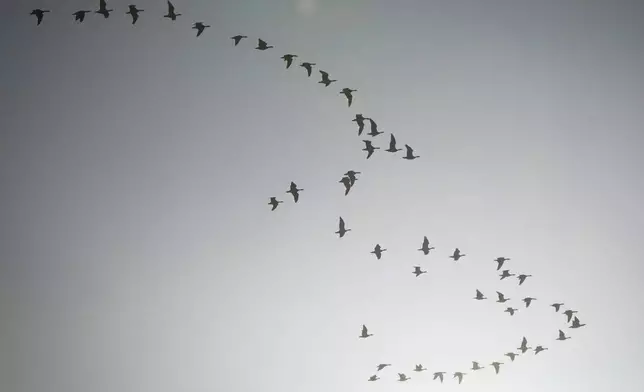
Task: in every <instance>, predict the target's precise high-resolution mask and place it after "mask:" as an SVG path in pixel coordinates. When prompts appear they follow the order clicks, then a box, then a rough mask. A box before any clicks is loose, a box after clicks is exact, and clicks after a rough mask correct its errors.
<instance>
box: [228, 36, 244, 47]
mask: <svg viewBox="0 0 644 392" xmlns="http://www.w3.org/2000/svg"><path fill="white" fill-rule="evenodd" d="M244 38H248V36H246V35H235V36H233V37H230V39H232V40H233V41H234V42H235V46H237V45H239V42H241V40H243V39H244Z"/></svg>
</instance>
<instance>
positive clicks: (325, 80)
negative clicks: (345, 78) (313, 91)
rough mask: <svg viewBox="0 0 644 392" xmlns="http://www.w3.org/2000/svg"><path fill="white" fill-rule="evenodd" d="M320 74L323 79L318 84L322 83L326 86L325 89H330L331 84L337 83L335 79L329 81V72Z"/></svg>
mask: <svg viewBox="0 0 644 392" xmlns="http://www.w3.org/2000/svg"><path fill="white" fill-rule="evenodd" d="M319 72H320V75H321V77H322V80H320V81H319V82H318V83H322V84H323V85H324V87H329V85H330V84H331V83H333V82H337V80H335V79H333V80H331V79H329V73H328V72H324V71H319Z"/></svg>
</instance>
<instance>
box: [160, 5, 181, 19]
mask: <svg viewBox="0 0 644 392" xmlns="http://www.w3.org/2000/svg"><path fill="white" fill-rule="evenodd" d="M179 15H181V14H177V13H176V12H174V5H173V4H172V3H171V2H170V1H168V13H167V14H165V15H163V17H164V18H168V19H170V20H177V16H179Z"/></svg>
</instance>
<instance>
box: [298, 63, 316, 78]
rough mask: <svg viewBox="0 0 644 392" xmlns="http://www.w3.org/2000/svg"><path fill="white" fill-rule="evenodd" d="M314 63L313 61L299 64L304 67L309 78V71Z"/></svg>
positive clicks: (311, 70)
mask: <svg viewBox="0 0 644 392" xmlns="http://www.w3.org/2000/svg"><path fill="white" fill-rule="evenodd" d="M314 65H316V64H315V63H307V62H303V63H302V64H300V67H302V68H304V69H305V70H306V75H307V76H308V77H309V78H310V77H311V72H313V66H314Z"/></svg>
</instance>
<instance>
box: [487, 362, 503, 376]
mask: <svg viewBox="0 0 644 392" xmlns="http://www.w3.org/2000/svg"><path fill="white" fill-rule="evenodd" d="M490 365H492V366H494V371H495V372H496V374H499V370H500V369H501V365H503V362H492V363H491V364H490Z"/></svg>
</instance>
